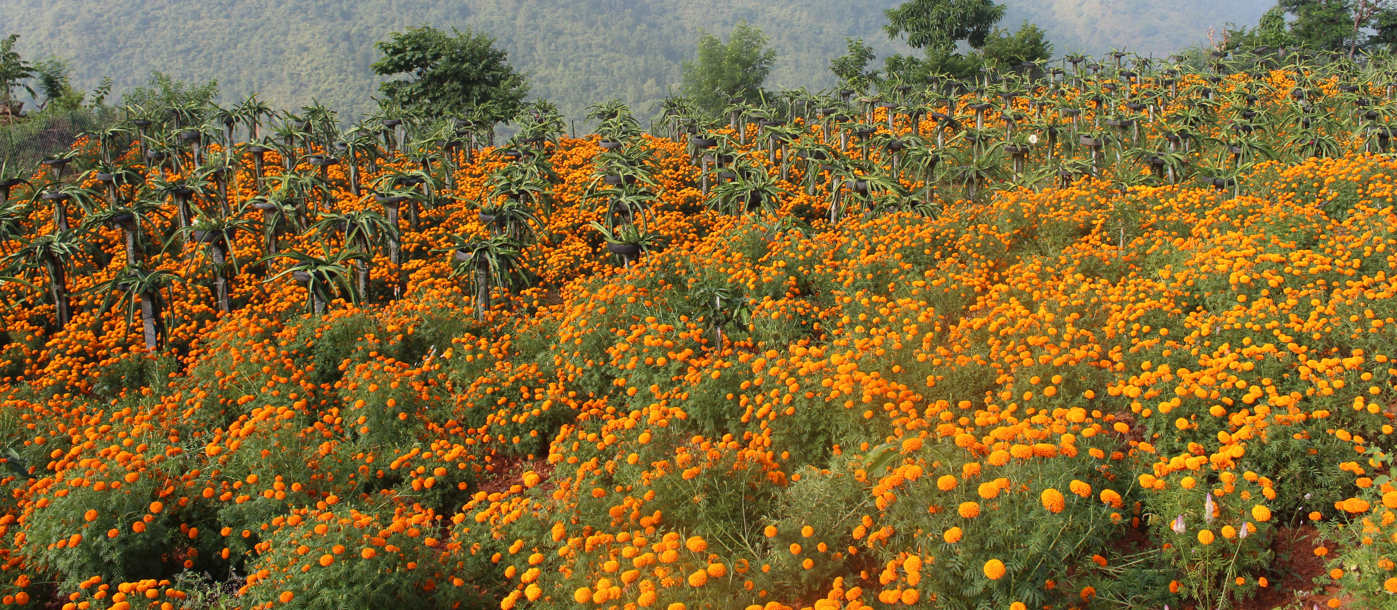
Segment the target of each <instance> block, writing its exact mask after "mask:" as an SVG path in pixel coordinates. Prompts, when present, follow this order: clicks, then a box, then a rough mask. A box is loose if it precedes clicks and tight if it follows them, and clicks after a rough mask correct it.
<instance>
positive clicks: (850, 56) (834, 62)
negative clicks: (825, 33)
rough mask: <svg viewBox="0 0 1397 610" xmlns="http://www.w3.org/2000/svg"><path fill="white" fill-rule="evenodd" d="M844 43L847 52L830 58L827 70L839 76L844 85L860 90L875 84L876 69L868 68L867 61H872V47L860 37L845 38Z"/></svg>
mask: <svg viewBox="0 0 1397 610" xmlns="http://www.w3.org/2000/svg"><path fill="white" fill-rule="evenodd" d="M844 43H845V44H846V45H847V47H848V52H846V53H845V54H843V55H841V56H839V57H836V58H834V59H831V60H830V61H829V71H830V72H833V73H834V75H835V76H837V77H839V80H840V82H842V83H843V84H844V86H846V87H850V88H853V89H858V90H860V91H862V90H866V89H868V88H869V87H871V86H873V85H874V84H876V83H877V82H878V71H877V70H869V69H868V64H869V62H872V61H873V58H874V56H875V55H874V53H873V47H870V46H868V44H866V43H865V42H864V41H863V39H862V38H857V39H855V38H845V39H844Z"/></svg>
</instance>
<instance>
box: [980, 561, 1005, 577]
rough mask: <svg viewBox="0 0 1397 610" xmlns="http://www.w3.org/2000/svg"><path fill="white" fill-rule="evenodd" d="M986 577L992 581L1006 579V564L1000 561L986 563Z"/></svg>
mask: <svg viewBox="0 0 1397 610" xmlns="http://www.w3.org/2000/svg"><path fill="white" fill-rule="evenodd" d="M985 576H986V577H987V578H989V579H990V580H999V579H1000V578H1003V577H1004V562H1002V561H1000V560H998V559H991V560H989V561H986V562H985Z"/></svg>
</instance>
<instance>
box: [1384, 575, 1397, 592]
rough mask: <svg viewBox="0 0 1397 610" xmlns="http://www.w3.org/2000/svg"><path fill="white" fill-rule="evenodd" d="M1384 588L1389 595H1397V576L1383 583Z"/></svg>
mask: <svg viewBox="0 0 1397 610" xmlns="http://www.w3.org/2000/svg"><path fill="white" fill-rule="evenodd" d="M1382 588H1383V589H1386V590H1387V592H1388V593H1397V576H1394V577H1392V578H1389V579H1387V580H1386V581H1384V582H1383V583H1382Z"/></svg>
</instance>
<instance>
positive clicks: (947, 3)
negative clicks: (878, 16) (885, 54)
mask: <svg viewBox="0 0 1397 610" xmlns="http://www.w3.org/2000/svg"><path fill="white" fill-rule="evenodd" d="M883 14H884V15H886V16H887V18H888V24H887V25H885V26H883V30H884V31H885V32H887V33H888V36H889V37H890V38H897V37H900V36H901V37H905V38H906V39H907V45H908V46H910V47H912V48H914V49H931V50H941V51H944V50H947V49H951V48H953V47H955V46H956V43H957V42H960V41H965V42H968V43H969V44H970V46H971V47H972V48H976V49H978V48H980V47H983V46H984V45H985V40H986V39H988V38H989V36H990V33H991V31H992V30H993V28H994V24H996V23H998V22H999V20H1000V19H1002V18H1003V17H1004V5H1003V4H995V3H994V0H908V1H907V2H904V3H903V4H902V5H900V6H898V7H897V8H894V9H888V10H886V11H883Z"/></svg>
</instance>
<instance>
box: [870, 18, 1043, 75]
mask: <svg viewBox="0 0 1397 610" xmlns="http://www.w3.org/2000/svg"><path fill="white" fill-rule="evenodd" d="M883 14H884V15H886V16H887V17H888V25H885V26H883V30H884V31H886V32H887V33H888V37H890V38H905V39H906V41H907V45H908V46H910V47H912V48H914V49H923V50H924V52H925V58H924V59H918V58H916V57H904V56H901V55H894V56H892V57H889V58H887V59H886V60H885V68H884V72H886V73H887V74H888V76H895V77H897V78H899V79H901V80H903V81H906V82H918V81H921V80H924V79H925V78H926V77H927V76H932V75H936V74H946V75H950V76H952V77H955V78H962V79H964V78H970V77H973V76H974V75H975V74H976V73H978V72H979V71H980V69H981V68H982V67H983V66H984V65H985V64H987V63H988V64H990V65H991V66H992V67H996V68H1000V69H1008V68H1012V67H1014V66H1015V65H1017V64H1021V63H1023V62H1025V61H1037V60H1040V59H1047V58H1049V57H1051V56H1052V52H1053V47H1052V44H1050V43H1049V42H1048V41H1047V40H1046V39H1045V38H1044V33H1043V30H1041V29H1039V28H1038V27H1037V26H1035V25H1032V24H1029V23H1028V22H1027V21H1025V22H1024V24H1023V26H1022V27H1020V28H1019V29H1018V31H1017V32H1013V33H1010V32H1009V30H1004V29H999V28H996V27H995V24H997V23H999V20H1000V19H1002V18H1003V17H1004V5H1003V4H995V3H994V0H908V1H907V2H904V3H902V4H901V5H899V6H898V7H897V8H893V9H888V10H886V11H884V12H883ZM960 43H965V44H966V45H967V46H969V47H970V48H971V49H974V50H975V51H976V52H974V53H961V52H960V51H958V50H957V47H958V46H959V45H960Z"/></svg>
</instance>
